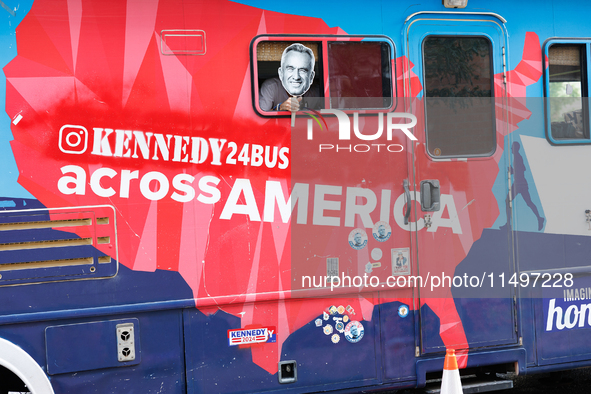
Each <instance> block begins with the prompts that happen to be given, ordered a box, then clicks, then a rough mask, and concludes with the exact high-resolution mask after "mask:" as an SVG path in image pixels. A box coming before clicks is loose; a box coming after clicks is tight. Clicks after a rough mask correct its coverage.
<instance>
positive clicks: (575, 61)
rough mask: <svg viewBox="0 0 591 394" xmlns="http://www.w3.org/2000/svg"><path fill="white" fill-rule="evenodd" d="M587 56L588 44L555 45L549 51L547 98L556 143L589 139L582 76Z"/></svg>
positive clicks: (584, 87) (585, 92) (585, 91)
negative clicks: (557, 141)
mask: <svg viewBox="0 0 591 394" xmlns="http://www.w3.org/2000/svg"><path fill="white" fill-rule="evenodd" d="M585 52H586V45H584V44H554V45H552V46H550V47H549V48H548V89H547V95H548V101H549V103H548V104H549V107H550V131H551V133H552V138H554V139H557V140H580V139H588V138H589V130H588V127H587V124H588V121H587V119H588V116H587V110H586V107H587V106H586V105H583V103H584V99H583V97H587V87H586V84H585V83H583V75H584V73H581V70H582V69H584V68H585V64H586V59H585V57H586V56H585Z"/></svg>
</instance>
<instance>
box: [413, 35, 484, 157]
mask: <svg viewBox="0 0 591 394" xmlns="http://www.w3.org/2000/svg"><path fill="white" fill-rule="evenodd" d="M491 51H492V50H491V44H490V41H489V40H488V39H486V38H483V37H457V36H454V37H445V36H430V37H427V38H426V39H425V41H424V42H423V62H424V81H425V82H424V95H425V117H426V120H425V122H426V133H427V149H428V151H429V154H431V155H432V156H434V157H450V156H452V157H453V156H488V155H491V154H492V153H493V152H494V149H495V146H496V141H495V116H494V101H493V99H492V98H493V97H494V93H493V77H494V75H493V67H492V58H491Z"/></svg>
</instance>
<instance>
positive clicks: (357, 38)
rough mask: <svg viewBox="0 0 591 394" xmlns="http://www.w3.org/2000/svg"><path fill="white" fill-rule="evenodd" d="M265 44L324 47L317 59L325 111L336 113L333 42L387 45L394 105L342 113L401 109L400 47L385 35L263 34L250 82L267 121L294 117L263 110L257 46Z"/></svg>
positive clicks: (252, 50) (252, 58)
mask: <svg viewBox="0 0 591 394" xmlns="http://www.w3.org/2000/svg"><path fill="white" fill-rule="evenodd" d="M263 41H292V42H301V43H303V44H304V45H305V43H306V41H307V42H317V43H319V44H320V45H321V50H320V53H321V54H322V58H321V59H316V63H317V64H318V65H319V67H321V70H322V73H321V74H322V77H323V82H322V84H321V85H322V88H323V92H322V96H323V97H322V98H323V99H324V108H326V109H332V107H331V96H330V84H329V79H330V75H329V60H328V58H329V56H328V43H329V42H348V41H353V42H364V41H365V42H367V41H374V42H384V43H386V44H388V45H389V47H390V64H391V69H390V71H391V78H390V92H391V96H390V98H391V100H392V101H391V105H390V107H388V108H352V109H339V110H340V111H343V112H345V113H348V114H352V113H354V112H357V113H360V114H372V113H380V112H381V113H385V112H393V111H395V110H396V107H397V106H398V89H397V83H396V46H395V44H394V42H393V41H392V39H390V38H389V37H388V36H385V35H318V34H261V35H257V36H256V37H254V38H253V39H252V40H251V42H250V49H249V52H250V80H251V100H252V101H251V102H252V106H253V109H254V111H255V112H256V113H257V114H258V115H259V116H262V117H265V118H287V117H291V112H290V111H263V110H262V109H261V108H260V106H259V91H260V85H259V78H258V60H257V52H256V51H257V46H258V44H259V43H260V42H263Z"/></svg>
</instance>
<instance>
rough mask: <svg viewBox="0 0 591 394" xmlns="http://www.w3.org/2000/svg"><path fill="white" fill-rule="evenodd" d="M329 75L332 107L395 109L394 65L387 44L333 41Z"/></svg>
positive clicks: (329, 46)
mask: <svg viewBox="0 0 591 394" xmlns="http://www.w3.org/2000/svg"><path fill="white" fill-rule="evenodd" d="M328 76H329V87H330V106H331V108H338V109H363V108H372V109H373V108H375V109H387V108H390V107H391V106H392V63H391V61H390V46H389V45H388V44H387V43H385V42H375V41H361V42H344V41H336V42H329V43H328Z"/></svg>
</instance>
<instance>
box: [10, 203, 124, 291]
mask: <svg viewBox="0 0 591 394" xmlns="http://www.w3.org/2000/svg"><path fill="white" fill-rule="evenodd" d="M116 274H117V242H116V227H115V212H114V209H113V208H112V207H108V206H96V207H82V208H62V209H35V210H7V211H2V212H0V286H2V285H14V284H23V283H36V282H46V281H56V280H70V279H84V278H100V277H103V278H104V277H110V276H114V275H116Z"/></svg>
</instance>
